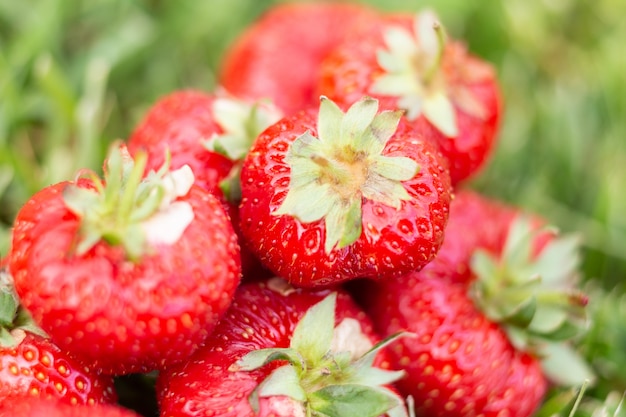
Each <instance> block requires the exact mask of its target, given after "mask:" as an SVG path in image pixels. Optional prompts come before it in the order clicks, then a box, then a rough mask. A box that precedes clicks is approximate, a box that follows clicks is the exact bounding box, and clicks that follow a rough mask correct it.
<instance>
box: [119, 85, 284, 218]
mask: <svg viewBox="0 0 626 417" xmlns="http://www.w3.org/2000/svg"><path fill="white" fill-rule="evenodd" d="M281 116H282V115H281V113H280V111H279V110H278V109H276V108H275V107H273V106H272V105H271V104H270V103H266V102H252V101H250V102H247V101H244V100H241V99H237V98H235V97H233V96H231V95H228V94H227V93H225V92H219V93H216V94H209V93H205V92H202V91H198V90H181V91H174V92H172V93H170V94H168V95H166V96H164V97H162V98H160V99H159V100H158V101H157V102H156V103H155V104H154V105H153V106H152V107H151V108H150V109H149V110H148V112H147V113H146V114H145V116H144V117H143V119H142V120H141V121H140V122H139V124H138V125H137V126H136V127H135V129H134V130H133V132H132V133H131V135H130V137H129V139H128V150H129V152H130V153H131V154H132V155H134V154H136V153H137V152H146V153H147V154H148V162H147V165H146V168H147V169H148V170H155V171H157V170H158V169H159V168H160V167H161V166H162V165H163V164H164V163H165V158H166V155H167V154H168V153H169V157H170V161H169V166H170V168H171V169H178V168H180V167H182V166H184V165H189V166H190V167H191V170H192V171H193V173H194V176H195V181H196V184H198V185H199V186H201V187H203V188H204V189H206V190H208V191H210V192H212V193H213V194H215V195H216V196H218V197H219V198H221V199H223V200H224V201H231V202H233V203H234V205H235V207H236V205H237V204H238V203H239V200H238V198H237V195H236V194H237V193H238V190H236V189H233V187H232V185H233V184H231V183H230V182H228V181H227V180H229V179H230V178H229V175H235V174H236V172H233V170H235V171H236V170H237V167H236V165H237V162H238V161H240V160H241V159H243V156H244V155H245V154H246V152H247V150H248V149H249V148H250V145H251V144H252V141H253V140H254V139H255V138H256V136H257V135H258V134H259V133H261V131H262V130H264V129H265V128H266V127H267V126H269V125H270V124H272V123H274V122H276V121H277V120H278V119H279V118H280V117H281ZM234 185H235V186H236V185H237V184H236V182H235V184H234Z"/></svg>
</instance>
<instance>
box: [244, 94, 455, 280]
mask: <svg viewBox="0 0 626 417" xmlns="http://www.w3.org/2000/svg"><path fill="white" fill-rule="evenodd" d="M241 186H242V202H241V206H240V216H241V229H242V233H243V235H244V237H245V239H246V243H247V244H248V245H249V246H250V248H251V249H252V250H253V251H254V252H255V253H256V254H257V256H259V258H260V259H261V261H262V262H263V263H264V264H265V266H267V267H268V268H269V269H270V270H272V271H273V272H274V273H275V274H277V275H279V276H281V277H284V278H286V279H287V280H288V281H290V282H291V283H293V284H294V285H297V286H307V287H311V286H319V285H332V284H337V283H339V282H342V281H346V280H350V279H354V278H356V277H362V276H365V277H372V278H380V279H383V278H388V277H392V276H397V275H399V274H402V273H406V272H408V271H411V270H415V269H419V268H421V267H423V266H424V265H426V264H427V263H428V262H429V261H430V260H431V259H432V258H433V257H434V256H435V254H436V252H437V250H438V249H439V246H440V245H441V241H442V239H443V232H444V228H445V225H446V221H447V217H448V207H449V202H450V181H449V175H448V171H447V167H446V162H445V159H444V158H443V157H442V155H441V154H440V153H439V152H438V151H437V149H436V146H435V145H434V144H432V143H431V142H430V141H429V140H428V138H426V137H423V136H422V135H420V134H419V133H418V132H416V131H415V130H414V129H413V128H412V127H411V126H410V125H409V124H408V123H407V122H406V120H405V119H404V118H402V117H401V112H400V111H395V112H393V111H385V112H381V113H378V102H377V101H376V100H373V99H369V98H364V99H362V100H360V101H358V102H357V103H355V104H354V105H353V106H352V107H351V108H350V109H349V110H348V111H347V112H346V113H343V112H342V111H341V110H340V109H339V108H338V107H337V106H336V105H335V104H334V103H333V102H332V101H330V100H328V99H325V98H322V102H321V105H320V107H319V113H316V112H313V111H308V112H301V113H298V114H296V115H294V116H291V117H287V118H284V119H283V120H281V121H280V122H278V123H276V124H274V125H273V126H271V127H269V128H268V129H267V130H265V131H264V132H263V133H262V134H261V135H260V136H259V137H258V138H257V140H256V141H255V143H254V145H253V148H252V149H251V151H250V153H249V154H248V156H247V158H246V160H245V161H244V166H243V168H242V175H241Z"/></svg>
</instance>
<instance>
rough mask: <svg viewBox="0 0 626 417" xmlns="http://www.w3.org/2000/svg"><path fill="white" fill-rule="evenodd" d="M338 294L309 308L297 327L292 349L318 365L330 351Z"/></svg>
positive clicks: (292, 339) (291, 344)
mask: <svg viewBox="0 0 626 417" xmlns="http://www.w3.org/2000/svg"><path fill="white" fill-rule="evenodd" d="M336 303H337V294H336V293H331V294H330V295H328V296H327V297H325V298H324V299H323V300H322V301H320V302H318V303H317V304H315V305H313V306H312V307H311V308H309V309H308V310H307V311H306V313H305V314H304V316H303V317H302V319H301V320H300V321H299V322H298V324H297V325H296V328H295V329H294V331H293V335H292V337H291V343H290V347H291V348H292V349H293V350H295V351H296V352H299V353H300V355H302V356H303V357H305V358H307V362H308V363H312V364H316V363H318V361H320V360H321V359H322V358H324V357H325V356H326V355H327V354H328V352H329V351H330V345H331V343H332V340H333V328H334V327H335V305H336Z"/></svg>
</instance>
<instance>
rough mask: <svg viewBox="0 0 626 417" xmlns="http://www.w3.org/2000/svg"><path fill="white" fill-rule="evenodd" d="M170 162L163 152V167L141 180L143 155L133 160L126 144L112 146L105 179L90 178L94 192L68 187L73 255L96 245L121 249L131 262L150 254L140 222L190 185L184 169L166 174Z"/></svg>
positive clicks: (188, 171)
mask: <svg viewBox="0 0 626 417" xmlns="http://www.w3.org/2000/svg"><path fill="white" fill-rule="evenodd" d="M169 162H170V155H169V152H167V153H166V157H165V163H164V164H163V166H161V168H160V169H159V170H158V171H157V172H154V171H151V172H149V173H148V174H147V175H144V171H145V167H146V164H147V154H146V153H145V152H139V153H137V154H136V155H135V157H134V158H133V157H131V155H130V154H129V153H128V150H127V149H126V147H125V145H123V144H122V143H121V142H114V143H113V144H112V145H111V147H110V149H109V153H108V155H107V159H106V162H105V168H104V180H101V179H100V178H98V177H97V176H96V175H95V174H94V173H89V177H88V178H89V179H90V180H91V184H92V186H93V189H87V188H83V187H80V186H79V185H78V184H77V183H73V184H69V185H68V186H66V187H65V188H64V190H63V200H64V203H65V205H66V207H67V208H68V210H70V211H71V212H73V213H74V214H76V215H77V216H78V217H79V219H80V228H79V233H78V236H77V241H76V243H75V247H74V253H76V254H77V255H84V254H85V253H87V252H88V251H89V250H90V249H91V248H93V247H94V246H95V245H96V244H97V243H98V242H100V241H104V242H106V243H108V244H109V245H111V246H122V247H123V248H124V250H125V254H126V256H127V258H128V259H129V260H131V261H136V260H138V259H140V258H141V257H142V256H143V255H144V254H146V253H149V252H150V250H151V247H150V245H149V244H148V239H147V237H146V230H144V228H143V223H144V222H146V221H148V220H150V219H151V218H152V216H154V215H156V214H158V212H159V210H161V209H162V208H164V207H165V206H167V205H168V204H169V203H171V202H172V201H173V199H175V198H176V197H178V196H180V195H183V194H184V193H186V192H187V191H188V189H189V187H190V186H191V183H193V173H191V169H190V168H189V167H188V166H184V167H182V168H181V169H179V170H177V171H173V172H170V171H169ZM170 174H171V175H170ZM177 174H178V175H177ZM186 220H189V219H186ZM187 225H188V222H187V223H183V222H182V221H181V222H179V224H176V226H172V225H171V224H170V225H169V227H170V231H173V232H174V233H177V232H180V233H182V230H184V229H185V228H186V227H187ZM171 235H172V234H170V236H171Z"/></svg>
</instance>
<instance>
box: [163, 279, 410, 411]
mask: <svg viewBox="0 0 626 417" xmlns="http://www.w3.org/2000/svg"><path fill="white" fill-rule="evenodd" d="M335 305H336V309H335ZM377 341H378V338H377V336H376V335H375V333H374V332H373V331H372V327H371V322H370V321H369V318H368V317H367V316H366V315H365V314H364V313H363V311H362V310H360V309H359V308H357V307H356V304H354V302H353V300H352V299H351V298H350V296H349V295H348V294H347V293H345V292H344V291H339V292H336V293H334V292H332V291H330V290H315V291H307V290H302V289H294V288H293V287H291V286H289V285H286V282H285V281H283V280H281V279H278V278H274V279H271V280H269V281H267V283H258V282H257V283H248V284H242V285H241V286H240V287H239V289H238V291H237V294H236V296H235V299H234V301H233V304H232V306H231V308H230V309H229V310H228V313H227V314H226V315H225V317H224V319H223V320H222V321H221V322H220V324H219V325H218V327H217V329H216V331H215V332H214V333H213V335H212V336H211V337H210V338H209V340H207V343H206V344H205V346H204V347H203V348H201V349H199V350H198V351H197V352H196V353H195V354H194V355H193V356H192V357H191V358H190V359H189V360H188V361H187V362H185V363H184V364H180V365H177V366H176V367H173V368H170V369H168V370H165V371H164V372H161V373H160V375H159V379H158V381H157V390H158V399H159V405H160V407H161V415H163V416H168V417H190V416H194V417H203V416H204V417H208V416H221V417H252V416H260V417H262V416H265V417H269V416H274V417H281V416H283V417H299V416H302V417H304V416H305V415H307V416H308V415H315V416H317V415H320V416H321V415H329V416H330V415H342V416H343V415H345V416H353V415H358V416H361V417H367V416H373V417H375V416H378V415H380V414H383V413H385V412H387V413H388V415H389V416H390V417H394V416H406V413H405V411H404V409H403V407H402V400H401V399H400V398H398V397H397V395H396V394H395V393H394V392H393V391H391V390H390V389H388V388H386V387H385V386H384V385H387V384H389V383H391V382H392V381H393V380H395V379H397V378H399V377H401V376H402V374H401V373H397V372H393V371H387V370H383V369H380V368H376V367H374V366H375V365H376V364H377V363H381V360H384V356H381V354H383V353H384V352H379V349H380V348H382V347H383V346H385V345H386V344H387V343H388V342H389V341H388V340H387V341H383V342H381V343H380V344H378V345H376V346H374V343H376V342H377ZM381 358H382V359H381ZM382 366H384V365H382ZM341 407H343V410H342V412H341V413H338V411H337V410H338V409H339V408H341ZM348 411H349V412H348Z"/></svg>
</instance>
